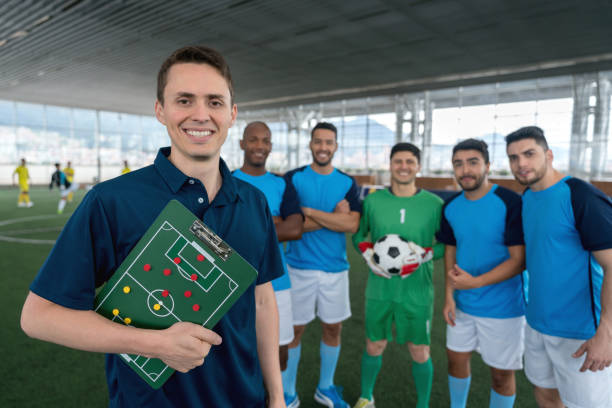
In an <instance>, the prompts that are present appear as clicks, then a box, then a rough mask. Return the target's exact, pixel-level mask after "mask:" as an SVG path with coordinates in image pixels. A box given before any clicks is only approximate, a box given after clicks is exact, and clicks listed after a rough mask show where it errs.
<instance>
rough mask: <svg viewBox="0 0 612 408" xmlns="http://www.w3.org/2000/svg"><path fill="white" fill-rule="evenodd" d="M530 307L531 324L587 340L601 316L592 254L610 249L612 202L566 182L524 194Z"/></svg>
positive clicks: (582, 185)
mask: <svg viewBox="0 0 612 408" xmlns="http://www.w3.org/2000/svg"><path fill="white" fill-rule="evenodd" d="M523 229H524V231H525V245H526V257H527V258H526V260H527V270H528V271H529V302H528V304H527V322H528V323H529V325H530V326H531V327H533V328H534V329H536V330H538V331H540V332H542V333H545V334H548V335H552V336H558V337H565V338H573V339H589V338H591V337H592V336H593V335H594V334H595V331H596V330H597V326H598V325H599V317H600V313H601V303H600V299H601V284H602V282H603V271H602V268H601V266H600V265H599V264H598V263H597V261H596V260H595V258H594V257H593V254H592V251H597V250H603V249H608V248H612V202H611V201H610V198H609V197H607V196H606V195H605V194H603V193H602V192H601V191H599V190H598V189H596V188H595V187H593V186H592V185H591V184H589V183H586V182H584V181H582V180H580V179H577V178H573V177H565V178H563V179H562V180H560V181H559V182H557V183H556V184H554V185H552V186H551V187H549V188H547V189H545V190H542V191H532V190H530V189H527V190H526V191H525V193H524V194H523Z"/></svg>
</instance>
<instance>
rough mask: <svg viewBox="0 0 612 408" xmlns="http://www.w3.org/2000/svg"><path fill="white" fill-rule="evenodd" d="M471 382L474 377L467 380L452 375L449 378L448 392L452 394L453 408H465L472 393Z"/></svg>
mask: <svg viewBox="0 0 612 408" xmlns="http://www.w3.org/2000/svg"><path fill="white" fill-rule="evenodd" d="M471 381H472V376H469V377H466V378H457V377H453V376H452V375H449V376H448V391H449V392H450V402H451V408H465V405H466V404H467V398H468V394H469V392H470V383H471Z"/></svg>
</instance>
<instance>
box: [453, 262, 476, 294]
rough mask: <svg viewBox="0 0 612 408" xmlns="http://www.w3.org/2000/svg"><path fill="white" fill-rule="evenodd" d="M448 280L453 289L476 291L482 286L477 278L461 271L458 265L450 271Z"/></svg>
mask: <svg viewBox="0 0 612 408" xmlns="http://www.w3.org/2000/svg"><path fill="white" fill-rule="evenodd" d="M447 279H448V282H449V283H450V285H451V287H452V288H453V289H474V288H479V287H481V286H482V285H481V284H480V280H479V279H478V278H477V277H475V276H472V275H471V274H470V273H469V272H467V271H465V270H463V269H461V268H460V267H459V265H457V264H455V266H454V267H453V268H452V269H451V270H449V271H448V273H447Z"/></svg>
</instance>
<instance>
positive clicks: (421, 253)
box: [400, 241, 433, 279]
mask: <svg viewBox="0 0 612 408" xmlns="http://www.w3.org/2000/svg"><path fill="white" fill-rule="evenodd" d="M408 246H409V247H410V250H411V251H412V253H413V256H411V257H409V258H406V259H405V260H404V266H402V271H401V272H400V276H401V277H402V279H404V278H406V277H408V276H410V275H411V274H412V272H414V271H416V270H417V269H419V266H421V265H422V264H424V263H425V262H428V261H431V260H432V259H433V249H432V248H431V247H426V248H423V247H422V246H420V245H417V244H415V243H414V242H412V241H411V242H408Z"/></svg>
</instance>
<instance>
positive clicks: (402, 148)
mask: <svg viewBox="0 0 612 408" xmlns="http://www.w3.org/2000/svg"><path fill="white" fill-rule="evenodd" d="M397 152H410V153H412V154H414V156H415V157H416V158H417V161H418V162H419V163H421V149H419V148H418V147H416V146H415V145H413V144H412V143H408V142H400V143H397V144H395V145H394V146H393V147H392V148H391V154H390V155H389V159H393V155H394V154H395V153H397Z"/></svg>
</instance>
